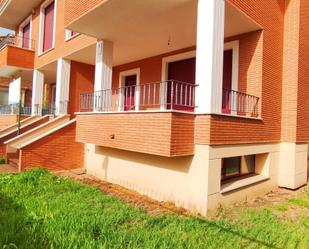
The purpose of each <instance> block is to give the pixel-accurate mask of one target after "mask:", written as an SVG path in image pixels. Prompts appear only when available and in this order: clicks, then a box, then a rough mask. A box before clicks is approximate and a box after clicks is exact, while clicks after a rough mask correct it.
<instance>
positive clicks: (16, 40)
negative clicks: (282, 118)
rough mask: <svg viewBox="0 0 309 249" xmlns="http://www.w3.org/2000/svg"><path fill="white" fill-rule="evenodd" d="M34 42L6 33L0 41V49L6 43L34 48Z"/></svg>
mask: <svg viewBox="0 0 309 249" xmlns="http://www.w3.org/2000/svg"><path fill="white" fill-rule="evenodd" d="M34 44H35V42H34V40H33V39H29V38H26V37H22V36H13V35H10V34H8V35H7V36H6V37H5V38H3V39H2V40H1V41H0V49H1V48H3V47H5V46H7V45H11V46H15V47H19V48H24V49H29V50H34Z"/></svg>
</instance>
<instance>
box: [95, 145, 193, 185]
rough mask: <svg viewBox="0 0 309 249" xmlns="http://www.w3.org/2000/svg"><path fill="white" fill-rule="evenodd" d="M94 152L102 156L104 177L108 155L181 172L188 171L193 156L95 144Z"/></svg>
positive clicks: (107, 164)
mask: <svg viewBox="0 0 309 249" xmlns="http://www.w3.org/2000/svg"><path fill="white" fill-rule="evenodd" d="M95 154H98V155H103V156H104V160H103V164H102V168H103V170H104V172H105V177H104V179H106V172H107V170H108V166H109V158H110V157H113V158H117V159H120V160H123V161H129V162H133V163H136V164H140V165H148V166H150V167H158V168H163V169H167V170H172V171H177V172H181V173H188V172H189V170H190V166H191V164H192V160H193V156H182V157H163V156H155V155H148V154H144V153H138V152H131V151H125V150H120V149H114V148H113V149H111V148H107V147H101V146H95ZM106 155H108V156H106Z"/></svg>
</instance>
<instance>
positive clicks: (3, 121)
mask: <svg viewBox="0 0 309 249" xmlns="http://www.w3.org/2000/svg"><path fill="white" fill-rule="evenodd" d="M28 117H29V116H27V115H21V117H20V119H21V120H23V119H25V118H28ZM17 121H18V117H17V115H0V130H2V129H4V128H5V127H8V126H10V125H13V124H15V123H17Z"/></svg>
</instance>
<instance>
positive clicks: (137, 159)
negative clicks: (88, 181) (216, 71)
mask: <svg viewBox="0 0 309 249" xmlns="http://www.w3.org/2000/svg"><path fill="white" fill-rule="evenodd" d="M208 148H209V147H208V146H197V147H196V153H195V156H194V157H193V156H188V157H176V158H168V157H161V156H153V155H147V154H142V153H134V152H128V151H124V150H116V149H109V148H103V147H99V146H95V145H90V144H87V145H86V153H85V154H86V157H85V160H86V161H85V165H86V169H87V173H89V174H92V175H94V176H96V177H99V178H100V179H102V180H105V181H108V182H112V183H116V184H119V185H122V186H124V187H127V188H129V189H133V190H135V191H137V192H139V193H142V194H145V195H148V196H150V197H151V198H153V199H156V200H160V201H171V202H174V203H176V205H178V206H181V207H184V208H187V209H190V210H192V211H193V212H199V213H201V214H204V215H206V213H207V182H208V181H207V176H208V172H207V169H208V167H207V163H208Z"/></svg>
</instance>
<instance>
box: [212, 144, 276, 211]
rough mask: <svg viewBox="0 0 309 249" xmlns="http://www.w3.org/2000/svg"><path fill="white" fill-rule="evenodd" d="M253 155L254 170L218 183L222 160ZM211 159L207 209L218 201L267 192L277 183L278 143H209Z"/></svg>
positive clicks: (226, 201) (225, 201) (229, 200)
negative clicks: (213, 163) (238, 178)
mask: <svg viewBox="0 0 309 249" xmlns="http://www.w3.org/2000/svg"><path fill="white" fill-rule="evenodd" d="M247 155H256V158H255V172H256V173H257V175H256V176H252V177H249V178H246V179H243V180H238V181H234V182H233V183H229V184H224V185H222V186H221V181H220V177H221V160H222V158H226V157H235V156H247ZM209 158H210V162H217V163H216V164H218V165H217V167H211V164H212V163H210V172H211V173H210V174H211V175H212V176H213V177H209V179H210V180H209V183H208V184H209V188H208V189H209V191H208V210H212V209H214V208H216V207H218V205H223V206H226V205H229V204H231V203H235V202H239V201H245V200H250V199H252V198H254V197H256V196H259V195H263V194H266V193H267V192H269V191H270V190H271V189H274V188H276V187H277V186H278V168H279V160H280V144H259V145H254V144H253V145H249V144H245V145H228V146H211V147H210V151H209Z"/></svg>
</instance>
